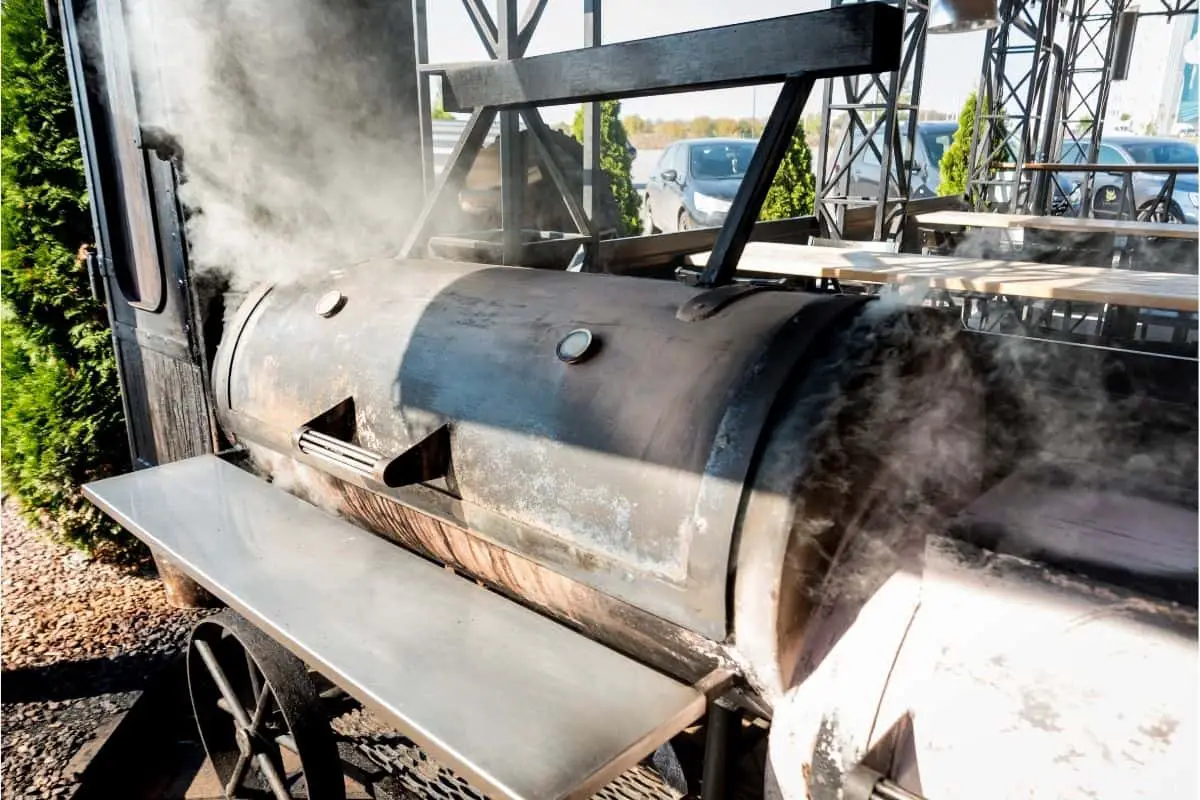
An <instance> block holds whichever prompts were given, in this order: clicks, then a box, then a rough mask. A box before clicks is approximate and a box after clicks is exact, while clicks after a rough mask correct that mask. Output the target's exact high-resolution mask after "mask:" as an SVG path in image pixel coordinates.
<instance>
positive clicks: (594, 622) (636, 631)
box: [338, 483, 721, 683]
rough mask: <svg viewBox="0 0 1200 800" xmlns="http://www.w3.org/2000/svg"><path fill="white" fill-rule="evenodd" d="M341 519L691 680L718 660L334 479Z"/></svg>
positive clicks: (569, 585)
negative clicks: (338, 495)
mask: <svg viewBox="0 0 1200 800" xmlns="http://www.w3.org/2000/svg"><path fill="white" fill-rule="evenodd" d="M341 491H342V492H343V495H342V503H341V505H340V506H339V508H338V510H339V512H340V513H342V514H343V515H344V516H345V517H346V518H347V519H350V520H352V521H354V522H357V523H358V524H360V525H363V526H364V527H366V528H368V529H369V530H372V531H375V532H376V533H380V534H382V535H384V536H387V537H389V538H391V539H394V540H396V541H398V542H400V543H401V544H403V545H404V546H406V547H408V548H411V549H413V550H416V551H417V552H420V553H423V554H426V555H428V556H430V557H432V558H435V559H437V560H438V561H440V562H442V563H443V564H446V565H448V566H450V567H453V568H454V569H456V570H460V571H462V572H464V573H466V574H468V575H471V576H473V577H475V578H477V579H479V580H482V581H485V582H486V583H488V584H489V585H491V586H493V587H496V588H498V589H499V590H501V591H502V592H504V593H506V594H509V595H511V596H514V597H517V598H519V599H520V601H521V602H523V603H526V604H528V605H530V606H532V607H534V608H536V609H538V610H540V611H543V612H546V613H549V614H551V615H553V616H554V617H556V618H558V619H559V620H561V621H562V622H565V623H566V624H568V625H570V626H572V627H574V628H577V629H579V630H581V631H582V632H584V633H585V634H587V635H588V636H590V637H592V638H594V639H596V640H598V641H601V642H604V643H606V644H609V645H610V646H613V647H616V648H617V649H620V650H623V651H624V652H627V653H631V654H632V655H634V656H636V657H637V658H638V659H639V660H641V661H644V662H646V663H647V664H650V665H651V666H653V667H656V668H657V669H660V670H662V671H663V672H666V673H668V674H670V675H674V676H676V677H677V678H679V679H680V680H683V681H686V682H688V683H694V682H696V681H698V680H700V679H701V678H702V677H703V676H704V675H706V674H708V673H709V672H710V671H711V670H712V669H713V667H714V666H715V665H716V664H717V663H718V661H719V659H720V658H721V654H720V652H719V650H718V649H717V648H716V647H714V646H713V645H712V643H710V642H708V641H706V640H704V639H703V638H701V637H699V636H696V635H695V634H693V633H691V632H690V631H687V630H684V629H683V628H679V627H677V626H675V625H672V624H670V623H669V622H666V621H664V620H662V619H660V618H658V617H655V616H653V615H651V614H648V613H646V612H645V611H642V610H640V609H638V608H636V607H634V606H631V605H628V604H626V603H622V602H621V601H619V600H615V599H613V598H611V597H609V596H608V595H605V594H603V593H601V592H598V591H596V590H595V589H592V588H590V587H588V586H585V585H584V584H581V583H579V582H577V581H573V580H570V579H569V578H565V577H563V576H562V575H560V574H558V573H557V572H554V571H553V570H549V569H546V568H545V567H542V566H540V565H538V564H537V563H535V562H533V561H531V560H529V559H528V558H524V557H522V556H519V555H517V554H515V553H512V552H510V551H508V550H505V549H503V548H501V547H497V546H496V545H494V544H491V543H489V542H487V541H486V540H484V539H481V538H479V537H477V536H472V535H471V534H470V533H468V532H467V531H465V530H462V529H461V528H457V527H455V526H454V525H451V524H450V523H448V522H445V521H444V520H441V519H438V518H436V517H432V516H429V515H427V514H423V513H421V512H419V511H415V510H413V509H411V508H408V507H407V506H404V505H401V504H400V503H396V502H394V501H393V500H390V499H388V498H386V497H383V496H381V495H378V494H375V493H373V492H369V491H367V490H365V489H362V488H360V487H358V486H354V485H353V484H348V483H342V484H341Z"/></svg>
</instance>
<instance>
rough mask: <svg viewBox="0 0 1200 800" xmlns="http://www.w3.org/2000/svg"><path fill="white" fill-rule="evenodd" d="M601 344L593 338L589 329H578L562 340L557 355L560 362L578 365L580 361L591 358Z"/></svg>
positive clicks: (556, 350) (556, 351)
mask: <svg viewBox="0 0 1200 800" xmlns="http://www.w3.org/2000/svg"><path fill="white" fill-rule="evenodd" d="M599 344H600V341H599V339H597V338H596V337H595V336H593V335H592V332H591V331H589V330H588V329H587V328H577V329H575V330H573V331H571V332H570V333H568V334H567V335H566V336H564V337H563V338H562V340H561V341H560V342H559V343H558V347H557V348H556V349H555V353H556V354H557V355H558V360H559V361H563V362H566V363H567V364H578V363H579V362H580V361H584V360H586V359H588V358H591V357H592V355H594V354H595V352H596V350H597V349H598V346H599Z"/></svg>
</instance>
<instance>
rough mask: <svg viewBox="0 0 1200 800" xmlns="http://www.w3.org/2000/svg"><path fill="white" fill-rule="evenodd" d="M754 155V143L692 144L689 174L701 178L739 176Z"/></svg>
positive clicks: (711, 178)
mask: <svg viewBox="0 0 1200 800" xmlns="http://www.w3.org/2000/svg"><path fill="white" fill-rule="evenodd" d="M753 156H754V143H752V142H746V143H745V144H742V143H740V142H734V143H730V142H718V143H715V144H704V145H694V146H693V147H692V153H691V175H692V177H693V178H698V179H701V180H722V179H725V178H741V177H742V176H743V175H745V174H746V168H747V167H749V166H750V159H751V158H752V157H753Z"/></svg>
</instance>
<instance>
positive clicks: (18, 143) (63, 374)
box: [0, 0, 128, 548]
mask: <svg viewBox="0 0 1200 800" xmlns="http://www.w3.org/2000/svg"><path fill="white" fill-rule="evenodd" d="M0 69H2V70H3V75H4V80H3V83H2V84H0V103H2V104H3V108H4V113H3V116H2V117H0V137H2V141H0V158H2V164H0V191H2V192H3V202H2V204H0V246H2V251H3V252H2V253H0V298H2V301H3V330H2V337H3V343H2V344H3V347H2V358H0V375H2V378H0V381H2V382H0V405H2V406H3V407H2V409H0V419H2V424H3V437H2V441H0V458H2V461H0V468H2V471H3V476H4V490H5V492H11V493H13V494H15V495H16V496H17V497H19V498H20V500H21V505H22V508H23V510H24V511H25V513H26V514H28V515H30V516H31V517H33V518H35V519H37V520H38V521H39V522H42V523H45V524H47V525H48V527H49V528H50V529H51V531H52V532H53V533H55V534H58V535H59V536H61V537H62V538H64V539H66V540H67V541H70V542H72V543H75V544H77V545H80V546H83V547H85V548H91V547H92V546H94V545H97V544H100V543H101V542H102V541H112V539H111V537H113V536H117V534H116V533H115V532H116V530H117V529H116V528H115V527H114V526H112V525H111V524H110V523H108V522H107V521H106V520H105V518H104V517H103V515H101V514H100V513H99V512H98V511H97V510H96V509H95V508H94V507H93V506H92V505H91V504H90V503H88V502H87V501H85V500H84V499H83V498H82V497H81V496H80V493H79V485H80V484H81V483H83V482H86V481H89V480H93V479H95V478H99V477H102V476H104V475H107V474H111V473H112V472H115V471H117V470H121V469H125V468H126V467H127V463H128V451H127V445H126V440H125V435H124V429H123V426H122V418H121V402H120V394H119V391H118V386H117V378H116V366H115V362H114V357H113V352H112V341H111V339H110V337H109V333H108V326H107V320H106V315H105V312H104V307H103V306H102V305H101V304H99V303H97V302H96V301H95V300H93V299H92V296H91V292H90V289H89V284H88V278H87V271H86V265H85V263H84V260H83V259H82V258H80V257H79V253H80V251H81V249H82V248H84V247H85V246H86V245H88V244H89V243H90V242H91V240H92V228H91V219H90V216H89V214H88V206H87V192H86V184H85V181H84V176H83V161H82V157H81V155H80V151H79V143H78V140H77V138H76V130H75V115H74V111H73V110H72V107H71V105H72V99H71V91H70V84H69V82H68V79H67V70H66V62H65V60H64V57H63V51H62V46H61V43H60V42H59V41H58V39H57V38H56V37H55V36H54V35H53V34H52V33H51V32H49V31H48V30H47V29H46V17H45V7H44V6H43V3H42V0H5V2H4V4H3V8H2V11H0ZM125 541H128V540H127V539H125Z"/></svg>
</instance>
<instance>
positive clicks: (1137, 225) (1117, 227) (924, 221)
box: [916, 211, 1200, 241]
mask: <svg viewBox="0 0 1200 800" xmlns="http://www.w3.org/2000/svg"><path fill="white" fill-rule="evenodd" d="M916 221H917V226H918V227H921V228H930V229H933V230H961V229H963V228H994V229H1002V230H1016V229H1028V230H1039V231H1056V232H1060V233H1085V234H1086V233H1111V234H1114V235H1117V236H1138V237H1155V238H1164V239H1192V240H1196V241H1200V228H1198V227H1197V226H1195V225H1181V224H1177V223H1173V222H1138V221H1136V220H1126V219H1095V218H1092V217H1045V216H1039V215H1037V214H986V213H979V212H975V211H933V212H930V213H928V214H919V215H917V217H916Z"/></svg>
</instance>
